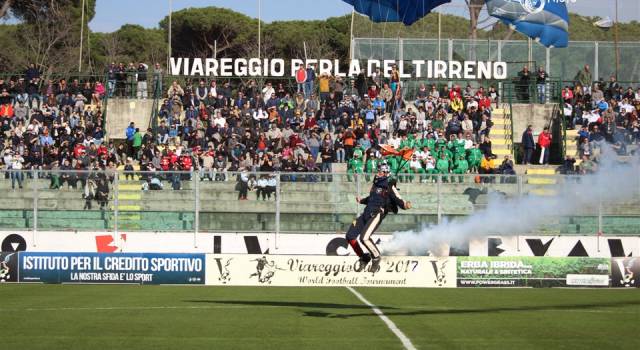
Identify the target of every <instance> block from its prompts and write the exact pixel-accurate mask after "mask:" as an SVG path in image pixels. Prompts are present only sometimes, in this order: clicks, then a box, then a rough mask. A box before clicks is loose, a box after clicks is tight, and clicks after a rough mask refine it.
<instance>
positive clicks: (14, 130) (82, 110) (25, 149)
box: [0, 64, 112, 188]
mask: <svg viewBox="0 0 640 350" xmlns="http://www.w3.org/2000/svg"><path fill="white" fill-rule="evenodd" d="M105 94H106V90H105V86H104V85H103V84H102V82H101V81H99V80H97V79H77V78H74V79H70V81H68V80H67V79H64V78H63V79H46V80H43V79H42V73H41V72H40V71H39V70H38V69H37V68H36V66H35V65H33V64H32V65H30V66H29V67H28V68H27V69H26V71H25V72H24V74H22V75H17V76H12V77H7V78H2V77H0V128H1V130H0V159H1V160H0V163H1V165H2V166H3V168H4V169H7V170H15V171H11V172H5V173H4V176H5V177H10V178H11V180H12V187H14V188H15V187H16V185H17V186H18V187H19V188H22V183H23V180H24V176H25V174H24V172H21V171H17V170H56V169H60V170H86V169H93V168H96V169H97V168H99V167H100V166H99V163H100V159H105V158H104V157H105V155H106V154H107V152H106V151H105V149H106V148H107V145H105V144H104V140H105V134H104V131H103V129H102V126H103V123H104V120H103V113H102V108H103V104H102V101H103V98H104V96H105ZM110 146H112V145H110ZM29 176H31V175H30V174H29ZM86 180H87V177H86V176H80V175H77V174H71V173H67V174H64V175H61V176H55V177H53V178H52V187H60V185H61V183H64V182H66V183H68V184H69V185H71V186H74V187H75V186H76V185H77V182H78V181H82V185H83V186H84V185H85V184H86Z"/></svg>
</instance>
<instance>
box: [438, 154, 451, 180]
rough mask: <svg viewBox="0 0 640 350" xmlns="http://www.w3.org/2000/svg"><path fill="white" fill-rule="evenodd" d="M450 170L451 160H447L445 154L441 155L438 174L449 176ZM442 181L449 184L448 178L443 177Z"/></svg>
mask: <svg viewBox="0 0 640 350" xmlns="http://www.w3.org/2000/svg"><path fill="white" fill-rule="evenodd" d="M449 168H450V163H449V159H447V156H446V154H445V153H444V152H443V153H440V158H439V159H438V161H437V162H436V172H437V173H438V174H448V173H449ZM442 181H443V182H449V179H448V177H447V176H443V177H442Z"/></svg>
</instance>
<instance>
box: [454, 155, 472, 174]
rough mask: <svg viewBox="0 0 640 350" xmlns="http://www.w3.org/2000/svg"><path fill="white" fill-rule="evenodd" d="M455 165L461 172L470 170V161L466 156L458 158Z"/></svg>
mask: <svg viewBox="0 0 640 350" xmlns="http://www.w3.org/2000/svg"><path fill="white" fill-rule="evenodd" d="M454 165H455V168H456V170H458V171H459V172H462V173H466V172H467V171H468V170H469V162H467V160H466V159H464V158H462V159H458V160H456V162H455V163H454Z"/></svg>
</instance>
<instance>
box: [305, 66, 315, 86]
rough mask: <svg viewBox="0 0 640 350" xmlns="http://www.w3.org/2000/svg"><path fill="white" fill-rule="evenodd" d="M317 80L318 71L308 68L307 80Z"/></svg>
mask: <svg viewBox="0 0 640 350" xmlns="http://www.w3.org/2000/svg"><path fill="white" fill-rule="evenodd" d="M314 80H316V71H315V70H313V68H307V82H308V83H309V82H313V81H314Z"/></svg>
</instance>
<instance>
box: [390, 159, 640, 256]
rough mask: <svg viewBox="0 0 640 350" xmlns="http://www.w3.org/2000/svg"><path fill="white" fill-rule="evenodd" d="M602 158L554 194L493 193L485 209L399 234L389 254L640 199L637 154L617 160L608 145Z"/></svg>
mask: <svg viewBox="0 0 640 350" xmlns="http://www.w3.org/2000/svg"><path fill="white" fill-rule="evenodd" d="M600 158H601V162H600V164H599V166H598V170H597V171H596V173H595V174H593V175H586V176H581V177H563V178H562V180H561V181H559V183H558V184H556V185H555V186H553V187H552V186H549V187H550V188H551V187H552V188H553V189H554V190H555V193H556V194H555V195H553V196H544V197H541V196H535V195H525V196H522V197H518V198H512V199H504V198H501V197H500V198H499V197H498V196H490V197H489V204H488V206H487V207H486V209H484V210H481V211H478V212H476V213H474V214H473V215H471V216H468V217H466V218H464V219H460V220H454V221H446V222H443V223H441V224H439V225H432V226H427V227H424V228H423V229H422V230H420V231H407V232H397V233H395V234H394V235H393V238H392V239H391V240H390V241H388V242H386V243H385V244H384V251H385V253H389V254H391V255H397V254H407V253H409V254H411V255H425V254H427V252H428V251H430V250H431V251H433V250H438V249H439V248H440V247H442V246H443V245H444V246H446V245H451V246H460V245H462V244H465V243H467V242H469V240H472V239H477V238H480V237H486V236H490V235H502V236H510V235H517V234H523V233H530V232H531V231H532V230H534V229H535V228H537V227H539V226H540V225H541V224H543V223H544V222H545V221H548V220H549V218H552V217H558V216H568V215H572V214H578V213H580V212H584V209H585V208H594V207H595V208H597V206H598V202H625V201H630V200H632V199H638V190H639V189H640V183H639V180H640V171H639V169H640V168H639V162H638V159H637V158H636V157H634V158H633V160H632V161H631V162H627V163H619V162H618V161H617V156H616V155H615V154H614V153H613V151H612V150H610V149H609V148H608V147H607V149H603V151H602V157H600ZM581 209H582V210H581Z"/></svg>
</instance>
